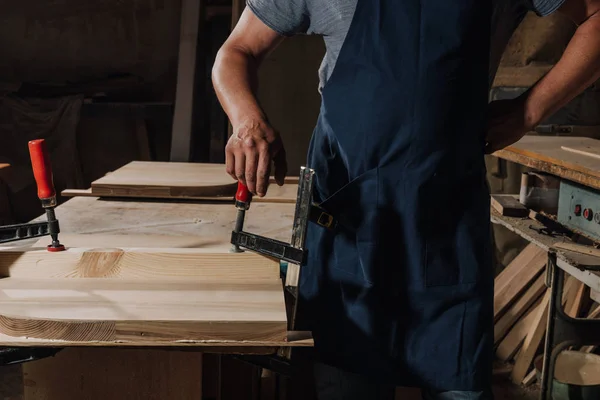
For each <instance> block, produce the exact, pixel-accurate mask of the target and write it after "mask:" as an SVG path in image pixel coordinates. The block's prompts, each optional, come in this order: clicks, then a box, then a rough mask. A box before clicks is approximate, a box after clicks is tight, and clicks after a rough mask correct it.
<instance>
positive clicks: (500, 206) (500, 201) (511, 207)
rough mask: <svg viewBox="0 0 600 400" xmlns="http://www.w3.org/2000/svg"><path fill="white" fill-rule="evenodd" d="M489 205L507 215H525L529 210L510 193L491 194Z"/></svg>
mask: <svg viewBox="0 0 600 400" xmlns="http://www.w3.org/2000/svg"><path fill="white" fill-rule="evenodd" d="M491 206H492V207H493V208H494V209H495V210H496V211H498V213H499V214H500V215H504V216H507V217H526V216H527V215H528V214H529V210H528V209H527V208H526V207H525V206H524V205H523V204H521V203H519V201H518V200H517V199H516V198H515V196H514V195H511V194H493V195H491Z"/></svg>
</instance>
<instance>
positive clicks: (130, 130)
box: [0, 0, 600, 269]
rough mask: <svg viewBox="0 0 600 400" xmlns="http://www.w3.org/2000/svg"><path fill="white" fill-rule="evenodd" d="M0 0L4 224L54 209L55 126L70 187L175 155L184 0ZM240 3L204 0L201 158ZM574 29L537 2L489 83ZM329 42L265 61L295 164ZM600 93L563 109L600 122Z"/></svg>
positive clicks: (505, 86) (217, 144)
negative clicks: (32, 147) (43, 169)
mask: <svg viewBox="0 0 600 400" xmlns="http://www.w3.org/2000/svg"><path fill="white" fill-rule="evenodd" d="M1 3H2V4H1V5H0V54H1V56H0V139H1V141H0V225H3V224H8V223H16V222H25V221H28V220H30V219H32V218H34V217H36V216H38V215H39V214H40V213H41V212H42V210H41V208H40V204H39V200H38V199H37V197H36V193H35V184H34V181H33V176H32V174H31V169H30V163H29V158H28V157H29V155H28V150H27V141H28V140H30V139H34V138H39V137H44V138H46V139H47V141H48V144H49V146H50V149H51V154H52V162H53V169H54V173H55V184H56V187H57V190H58V191H60V190H62V189H65V188H81V189H85V188H88V187H89V186H90V183H91V182H92V181H93V180H95V179H97V178H99V177H101V176H103V175H104V174H106V173H107V172H110V171H112V170H114V169H116V168H118V167H120V166H122V165H124V164H125V163H127V162H129V161H131V160H160V161H168V160H169V157H170V146H171V128H172V124H173V114H174V109H175V108H174V99H175V94H176V83H177V71H178V52H179V40H180V22H181V12H180V9H181V1H177V0H172V1H171V0H95V1H82V0H55V1H44V0H20V1H3V2H1ZM239 7H240V3H238V2H236V1H234V4H233V5H232V3H231V2H230V1H217V0H214V1H201V9H202V11H201V18H200V21H199V35H198V48H197V63H196V71H195V72H196V79H195V82H190V85H193V86H194V88H195V96H194V104H193V107H194V120H193V130H192V131H193V143H192V156H191V161H195V162H217V163H221V162H224V154H223V149H224V146H225V142H226V140H227V135H228V124H227V120H226V118H225V115H224V113H223V112H222V110H221V108H220V106H219V104H218V102H217V100H216V97H215V95H214V92H213V89H212V84H211V80H210V72H211V67H212V63H213V60H214V57H215V54H216V52H217V50H218V48H219V47H220V45H221V44H222V43H223V41H224V40H225V38H226V37H227V35H228V34H229V32H230V27H231V25H232V20H235V14H236V12H237V11H233V14H234V15H233V16H232V9H233V10H238V9H239ZM573 31H574V25H573V24H572V23H570V22H569V21H567V20H565V19H564V18H563V17H561V16H558V15H557V16H552V17H550V18H545V19H540V18H537V17H535V16H534V15H529V16H528V17H527V19H526V20H525V22H524V23H523V24H522V25H521V27H520V29H519V30H518V32H517V33H516V34H515V35H514V37H513V38H512V40H511V43H510V45H509V47H508V49H507V50H506V52H505V55H504V58H503V60H502V66H501V68H500V70H499V72H498V76H497V79H496V82H495V85H494V86H495V88H494V90H493V91H492V93H491V96H492V97H494V98H500V97H510V96H513V95H516V94H518V93H520V92H521V91H523V90H525V89H526V88H527V87H529V86H531V85H532V84H533V83H534V82H535V81H536V80H537V79H539V78H540V77H541V76H542V75H543V73H545V72H546V71H547V70H548V69H549V68H550V67H551V66H552V64H553V63H555V62H556V61H557V60H558V59H559V57H560V54H561V53H562V51H563V50H564V47H565V45H566V43H567V41H568V40H569V38H570V36H571V35H572V33H573ZM323 53H324V46H323V43H322V39H321V38H318V37H308V36H303V37H295V38H292V39H289V40H288V41H286V42H285V43H284V44H283V45H282V46H281V47H280V48H278V49H277V50H276V51H275V52H274V53H273V54H272V55H271V56H270V57H269V58H268V59H267V60H266V61H265V63H264V66H263V68H262V70H261V81H260V91H259V97H260V101H261V103H262V105H263V106H264V108H265V109H266V112H267V114H268V115H269V117H270V119H271V121H272V123H273V125H274V126H275V127H276V128H277V129H278V130H279V131H280V132H281V134H282V136H283V138H284V142H285V144H286V148H287V151H288V157H289V158H288V162H289V167H290V171H291V173H295V171H298V169H299V167H300V166H301V165H303V163H304V160H305V156H306V150H307V146H308V141H309V139H310V135H311V134H312V129H313V126H314V123H315V121H316V117H317V114H318V110H319V95H318V93H317V83H318V81H317V70H318V67H319V64H320V61H321V58H322V56H323ZM596 97H597V91H596V89H595V87H592V88H590V89H589V90H588V92H587V93H586V94H585V95H584V96H582V97H580V98H579V99H577V100H575V101H574V102H573V103H572V105H571V106H570V108H567V109H566V110H564V111H563V112H562V113H561V114H560V115H558V116H557V117H556V118H555V119H554V122H559V123H565V122H566V123H570V124H588V125H590V124H591V125H598V121H594V118H597V116H596V115H597V114H598V112H597V111H598V104H600V102H598V101H596V100H595V99H596ZM583 98H585V99H586V101H585V102H584V101H583V100H582V99H583ZM586 118H587V120H586ZM3 164H9V165H10V166H3ZM488 170H489V181H490V186H491V189H492V192H494V193H500V192H504V193H518V189H519V184H520V169H519V168H518V167H516V166H515V165H512V164H507V163H506V162H500V161H499V160H497V159H495V158H492V157H489V158H488ZM64 200H65V199H61V201H64ZM495 237H496V246H497V249H498V252H497V259H498V261H499V264H498V268H499V269H500V268H502V266H505V265H507V264H508V262H509V261H510V260H511V259H512V258H513V257H514V256H515V255H516V254H517V253H518V252H519V251H520V250H521V248H522V247H524V243H521V241H520V240H519V239H517V238H516V237H515V236H514V235H510V234H508V233H507V232H505V231H503V230H502V229H501V228H495Z"/></svg>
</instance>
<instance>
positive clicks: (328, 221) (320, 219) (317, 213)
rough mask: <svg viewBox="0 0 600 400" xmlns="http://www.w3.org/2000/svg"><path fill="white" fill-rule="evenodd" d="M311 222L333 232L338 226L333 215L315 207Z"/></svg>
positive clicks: (312, 209) (312, 211) (312, 210)
mask: <svg viewBox="0 0 600 400" xmlns="http://www.w3.org/2000/svg"><path fill="white" fill-rule="evenodd" d="M310 220H311V221H312V222H314V223H316V224H317V225H319V226H322V227H323V228H326V229H329V230H332V229H334V228H335V227H336V226H337V221H336V219H335V218H334V217H333V215H331V214H329V213H328V212H326V211H325V210H323V209H322V208H320V207H318V206H316V205H313V206H312V207H311V212H310Z"/></svg>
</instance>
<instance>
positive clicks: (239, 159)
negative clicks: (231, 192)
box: [235, 151, 248, 186]
mask: <svg viewBox="0 0 600 400" xmlns="http://www.w3.org/2000/svg"><path fill="white" fill-rule="evenodd" d="M235 178H236V179H237V180H238V181H239V182H242V183H243V184H244V185H246V186H248V185H247V184H246V156H245V154H244V153H242V152H241V151H239V152H236V153H235Z"/></svg>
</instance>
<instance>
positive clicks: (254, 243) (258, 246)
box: [231, 231, 304, 264]
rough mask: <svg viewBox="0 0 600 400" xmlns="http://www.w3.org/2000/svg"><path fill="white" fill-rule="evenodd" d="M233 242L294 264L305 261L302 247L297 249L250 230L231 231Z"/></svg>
mask: <svg viewBox="0 0 600 400" xmlns="http://www.w3.org/2000/svg"><path fill="white" fill-rule="evenodd" d="M231 243H232V244H234V245H237V246H239V247H241V248H244V249H247V250H251V251H254V252H257V253H260V254H264V255H266V256H269V257H274V258H277V259H279V260H283V261H287V262H291V263H294V264H302V263H303V261H304V251H303V250H302V249H296V248H295V247H292V246H290V245H289V244H288V243H285V242H280V241H279V240H275V239H270V238H267V237H263V236H259V235H254V234H252V233H248V232H243V231H242V232H231Z"/></svg>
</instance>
